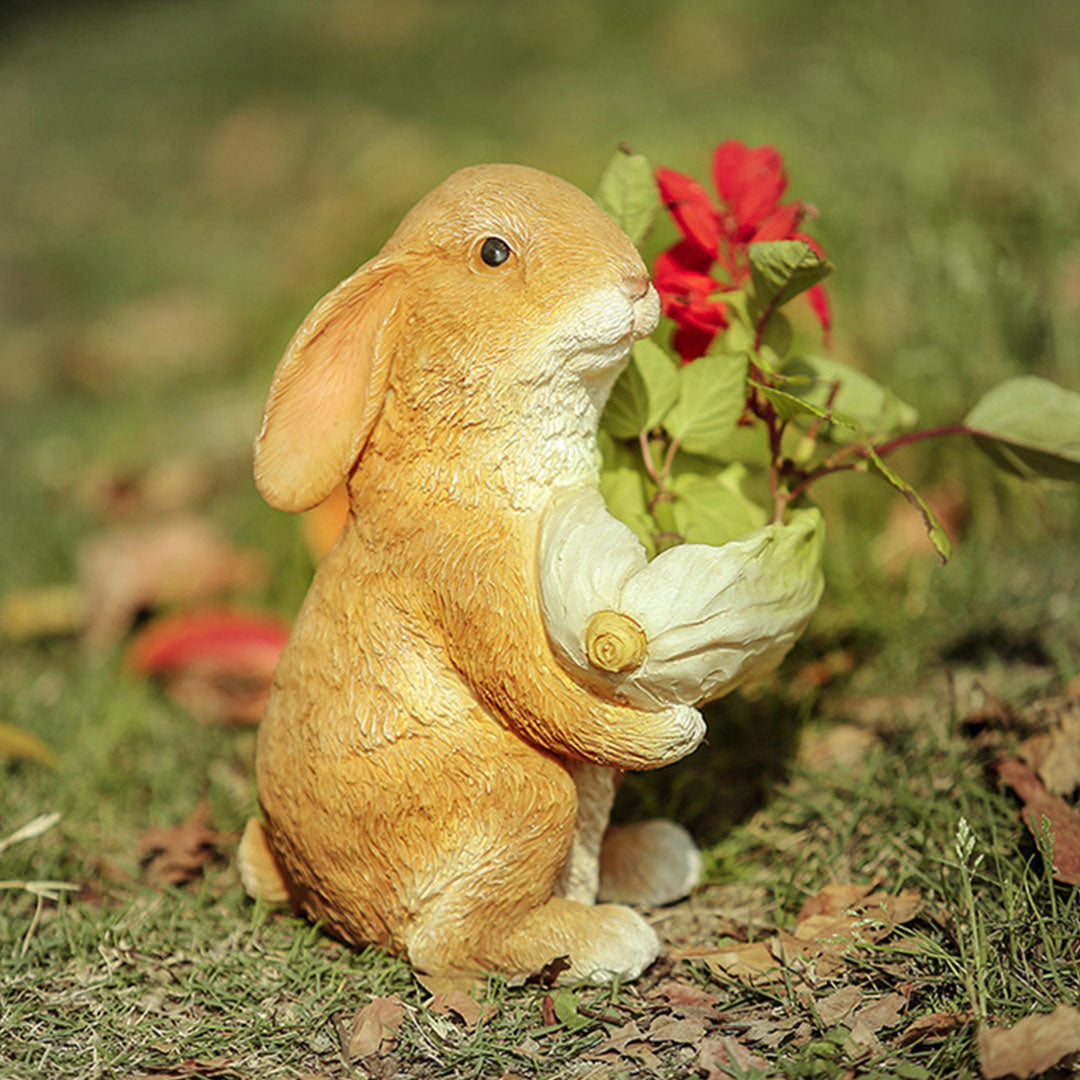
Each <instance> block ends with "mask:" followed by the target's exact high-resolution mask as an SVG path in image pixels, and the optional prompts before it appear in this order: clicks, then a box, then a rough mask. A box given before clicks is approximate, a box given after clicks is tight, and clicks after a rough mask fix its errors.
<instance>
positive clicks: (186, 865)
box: [137, 801, 229, 885]
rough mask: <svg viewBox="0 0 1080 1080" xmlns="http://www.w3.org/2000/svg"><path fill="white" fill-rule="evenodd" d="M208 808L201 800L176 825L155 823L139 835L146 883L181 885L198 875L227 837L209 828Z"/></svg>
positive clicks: (140, 854)
mask: <svg viewBox="0 0 1080 1080" xmlns="http://www.w3.org/2000/svg"><path fill="white" fill-rule="evenodd" d="M209 817H210V808H209V807H208V806H207V804H206V802H205V801H204V802H200V803H199V804H198V805H197V806H196V807H195V809H194V810H192V812H191V814H190V815H188V817H187V818H186V819H185V820H184V821H182V822H181V823H180V824H179V825H172V826H163V825H158V826H155V827H154V828H152V829H148V830H147V831H146V832H145V833H143V835H142V836H141V837H140V838H139V843H138V848H137V851H138V854H139V858H140V859H141V860H142V861H143V862H144V863H145V864H146V869H145V877H146V882H147V884H149V885H180V884H182V883H183V882H185V881H191V880H193V879H194V878H197V877H198V876H199V875H200V874H201V873H202V871H203V867H204V866H205V865H206V863H207V862H208V861H209V860H210V858H211V857H212V856H213V854H214V848H215V847H216V846H217V845H219V844H221V843H224V842H227V841H228V840H229V837H228V836H226V835H225V834H223V833H219V832H215V831H214V830H213V829H211V828H209V827H208V824H207V823H208V820H209Z"/></svg>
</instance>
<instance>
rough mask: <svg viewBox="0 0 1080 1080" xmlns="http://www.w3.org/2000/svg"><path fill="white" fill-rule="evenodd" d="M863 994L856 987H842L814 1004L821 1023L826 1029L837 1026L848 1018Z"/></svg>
mask: <svg viewBox="0 0 1080 1080" xmlns="http://www.w3.org/2000/svg"><path fill="white" fill-rule="evenodd" d="M862 997H863V992H862V991H861V990H860V989H859V988H858V987H857V986H842V987H841V988H840V989H839V990H837V991H836V992H835V993H833V994H829V995H828V996H827V997H823V998H821V999H820V1000H818V1001H815V1002H814V1008H815V1009H816V1010H817V1014H818V1016H820V1017H821V1022H822V1023H823V1024H824V1025H825V1026H826V1027H832V1026H833V1025H834V1024H839V1023H840V1022H841V1021H842V1020H844V1019H845V1018H846V1017H848V1016H850V1015H851V1014H852V1013H853V1012H854V1011H855V1008H856V1007H857V1006H858V1005H859V1003H860V1002H861V1001H862Z"/></svg>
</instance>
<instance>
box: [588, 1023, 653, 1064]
mask: <svg viewBox="0 0 1080 1080" xmlns="http://www.w3.org/2000/svg"><path fill="white" fill-rule="evenodd" d="M644 1040H645V1036H644V1035H643V1034H642V1033H641V1029H640V1028H639V1027H638V1026H637V1024H636V1023H635V1022H634V1021H633V1020H629V1021H627V1022H626V1023H625V1024H623V1026H622V1027H618V1028H616V1029H615V1030H614V1031H612V1032H611V1033H610V1034H609V1035H608V1037H607V1039H605V1040H604V1042H602V1043H601V1044H600V1045H599V1046H597V1047H596V1048H595V1049H594V1050H593V1051H592V1052H591V1053H590V1054H589V1057H601V1056H602V1055H604V1054H609V1053H612V1052H615V1053H617V1054H621V1053H622V1052H623V1051H624V1050H625V1049H626V1047H627V1044H628V1043H632V1042H644Z"/></svg>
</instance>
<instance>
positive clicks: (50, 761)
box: [0, 721, 56, 769]
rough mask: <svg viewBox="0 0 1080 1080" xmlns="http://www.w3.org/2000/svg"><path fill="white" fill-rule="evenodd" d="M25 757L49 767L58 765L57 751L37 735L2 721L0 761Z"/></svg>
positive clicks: (0, 727)
mask: <svg viewBox="0 0 1080 1080" xmlns="http://www.w3.org/2000/svg"><path fill="white" fill-rule="evenodd" d="M5 758H8V759H11V760H18V759H20V758H21V759H23V760H26V761H37V762H40V763H41V764H42V765H48V766H49V768H51V769H52V768H55V767H56V753H55V751H54V750H52V749H51V748H50V747H48V746H46V745H45V743H43V742H42V741H41V740H40V739H39V738H38V737H37V736H36V735H32V734H31V733H30V732H29V731H24V730H23V729H22V728H20V727H15V725H14V724H5V723H3V722H2V721H0V761H2V760H4V759H5Z"/></svg>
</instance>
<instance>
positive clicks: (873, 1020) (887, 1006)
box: [852, 994, 908, 1035]
mask: <svg viewBox="0 0 1080 1080" xmlns="http://www.w3.org/2000/svg"><path fill="white" fill-rule="evenodd" d="M907 1003H908V1002H907V998H906V997H904V995H903V994H885V995H884V996H883V997H880V998H878V1000H877V1001H875V1002H872V1003H871V1004H870V1005H867V1006H866V1007H865V1008H862V1009H860V1010H859V1011H858V1012H857V1013H855V1015H854V1017H853V1018H852V1023H853V1025H854V1027H855V1028H861V1029H863V1030H865V1031H868V1032H870V1033H871V1034H874V1035H876V1034H877V1033H878V1032H879V1031H881V1030H883V1029H884V1028H893V1027H896V1025H897V1024H899V1023H900V1016H901V1014H902V1013H903V1011H904V1009H906V1008H907Z"/></svg>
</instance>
